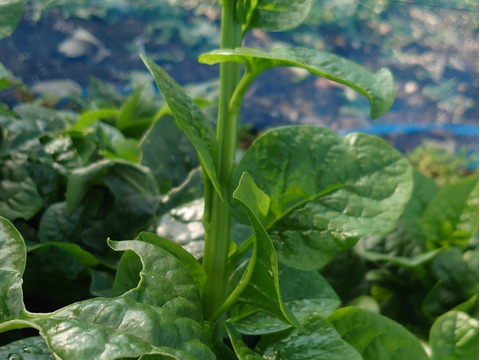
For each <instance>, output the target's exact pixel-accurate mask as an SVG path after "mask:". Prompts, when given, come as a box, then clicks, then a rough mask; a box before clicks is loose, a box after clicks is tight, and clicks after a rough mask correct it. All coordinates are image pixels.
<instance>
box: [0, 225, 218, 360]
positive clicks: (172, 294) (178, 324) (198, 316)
mask: <svg viewBox="0 0 480 360" xmlns="http://www.w3.org/2000/svg"><path fill="white" fill-rule="evenodd" d="M2 227H3V229H2V230H3V231H2V234H1V235H2V236H1V237H0V239H1V241H2V244H1V245H2V247H1V248H0V259H2V260H4V259H5V261H4V262H2V264H3V263H5V264H6V266H5V267H2V270H1V274H2V280H3V279H5V280H7V281H6V282H3V281H2V287H3V288H2V293H1V296H2V298H1V299H2V304H1V310H2V313H1V314H2V317H1V318H0V331H5V330H9V329H14V328H18V327H26V326H30V327H34V328H36V329H38V330H39V332H40V335H41V336H42V337H43V338H44V339H45V340H46V342H47V344H48V347H49V348H50V350H51V351H52V353H53V354H54V356H55V358H61V359H76V360H91V359H105V360H107V359H112V360H113V359H119V358H138V357H141V356H143V355H151V357H149V356H145V357H144V359H147V358H148V359H154V358H155V359H157V358H158V359H160V358H161V359H175V360H204V359H205V360H213V359H215V356H214V355H213V353H212V352H211V350H210V349H209V347H208V346H207V344H206V343H207V339H206V333H205V330H204V328H203V320H202V310H201V309H202V306H201V303H200V295H199V292H198V289H197V287H196V284H195V282H194V281H193V279H192V278H191V276H190V273H189V272H188V271H187V270H186V269H185V267H184V266H183V265H182V264H181V263H180V262H179V261H178V260H177V259H176V258H175V257H174V256H172V255H170V254H169V253H167V252H166V251H164V250H163V249H161V248H159V247H157V246H155V245H153V244H150V243H146V242H143V241H123V242H114V241H110V242H109V244H110V245H111V246H112V248H114V249H115V250H128V251H132V252H135V253H136V254H137V256H138V257H139V258H140V262H141V264H142V267H141V269H140V274H139V282H138V284H137V285H136V287H134V288H132V289H130V290H129V291H127V292H126V293H125V294H124V295H123V296H120V297H116V298H95V299H90V300H85V301H81V302H77V303H74V304H72V305H69V306H66V307H64V308H62V309H60V310H58V311H55V312H53V313H49V314H35V313H29V312H25V310H24V307H23V301H22V293H21V286H20V284H21V274H22V272H23V267H24V263H25V245H24V243H23V240H22V238H21V237H20V235H19V234H18V232H16V230H15V229H14V228H13V226H12V225H11V224H10V223H9V222H8V221H6V220H2ZM12 279H13V281H11V280H12ZM3 284H5V285H3ZM140 330H141V331H140ZM154 355H156V356H154ZM162 356H163V357H162Z"/></svg>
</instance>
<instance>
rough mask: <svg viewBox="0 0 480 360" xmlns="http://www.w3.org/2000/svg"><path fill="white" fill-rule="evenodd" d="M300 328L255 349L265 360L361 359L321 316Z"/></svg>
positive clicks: (265, 340)
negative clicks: (301, 329)
mask: <svg viewBox="0 0 480 360" xmlns="http://www.w3.org/2000/svg"><path fill="white" fill-rule="evenodd" d="M302 325H303V328H304V329H305V332H301V331H299V330H296V329H295V330H292V331H286V332H283V333H279V334H274V335H266V336H263V337H262V339H261V340H260V342H259V344H258V345H257V348H258V349H259V350H260V352H261V354H262V355H263V356H264V357H265V358H266V359H271V360H290V359H298V360H311V359H328V360H345V359H348V360H363V358H362V357H361V356H360V354H359V353H358V352H357V351H356V350H355V349H354V348H353V347H352V346H350V345H349V344H348V343H347V342H345V341H344V340H342V338H341V337H340V336H339V334H338V333H337V331H336V330H335V328H334V327H333V326H332V324H330V323H329V322H328V321H327V320H325V318H323V317H322V316H320V315H318V314H312V315H310V316H309V317H308V318H306V319H305V320H304V321H303V322H302ZM381 359H382V360H384V358H381ZM418 359H420V358H418Z"/></svg>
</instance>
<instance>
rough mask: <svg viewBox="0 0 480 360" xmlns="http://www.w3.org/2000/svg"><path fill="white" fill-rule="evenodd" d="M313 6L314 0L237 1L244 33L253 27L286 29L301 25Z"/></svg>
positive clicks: (267, 29) (274, 29) (266, 29)
mask: <svg viewBox="0 0 480 360" xmlns="http://www.w3.org/2000/svg"><path fill="white" fill-rule="evenodd" d="M311 7H312V0H296V1H291V0H256V1H250V0H247V1H245V0H243V1H238V3H237V20H239V21H240V23H241V24H243V29H242V30H243V33H245V32H247V31H248V30H250V29H253V28H257V29H262V30H265V31H285V30H290V29H293V28H296V27H297V26H299V25H300V24H301V23H302V22H303V21H304V20H305V18H306V17H307V15H308V13H309V12H310V8H311ZM239 14H240V16H238V15H239Z"/></svg>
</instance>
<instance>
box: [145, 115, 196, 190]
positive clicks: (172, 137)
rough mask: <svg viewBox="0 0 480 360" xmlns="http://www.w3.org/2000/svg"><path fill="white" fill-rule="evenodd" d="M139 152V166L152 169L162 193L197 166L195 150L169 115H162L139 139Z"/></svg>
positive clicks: (179, 181) (184, 177) (177, 183)
mask: <svg viewBox="0 0 480 360" xmlns="http://www.w3.org/2000/svg"><path fill="white" fill-rule="evenodd" d="M140 149H141V164H142V165H145V166H148V167H149V168H150V169H151V170H152V172H153V174H154V175H155V178H156V179H157V182H158V184H159V187H160V191H161V192H162V193H165V192H167V191H169V190H170V189H171V188H172V187H174V186H178V185H180V183H181V182H182V181H184V180H185V179H186V178H187V175H188V173H189V171H190V170H192V169H193V168H195V167H197V166H198V165H199V162H198V157H197V155H196V153H195V148H194V147H193V146H192V144H191V142H190V141H189V140H188V138H187V137H186V135H185V134H184V133H183V132H182V131H180V129H178V128H177V126H176V125H175V121H174V118H173V117H171V116H164V117H162V118H161V119H160V120H158V121H157V122H155V124H153V126H152V127H151V128H150V129H149V130H148V132H147V133H146V135H145V137H144V138H143V139H142V141H141V143H140Z"/></svg>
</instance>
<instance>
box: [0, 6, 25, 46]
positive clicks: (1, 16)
mask: <svg viewBox="0 0 480 360" xmlns="http://www.w3.org/2000/svg"><path fill="white" fill-rule="evenodd" d="M24 3H25V1H24V0H2V1H1V2H0V39H3V38H6V37H7V36H10V35H11V34H12V33H13V31H14V30H15V28H16V27H17V24H18V23H19V21H20V19H21V18H22V13H23V5H24Z"/></svg>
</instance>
